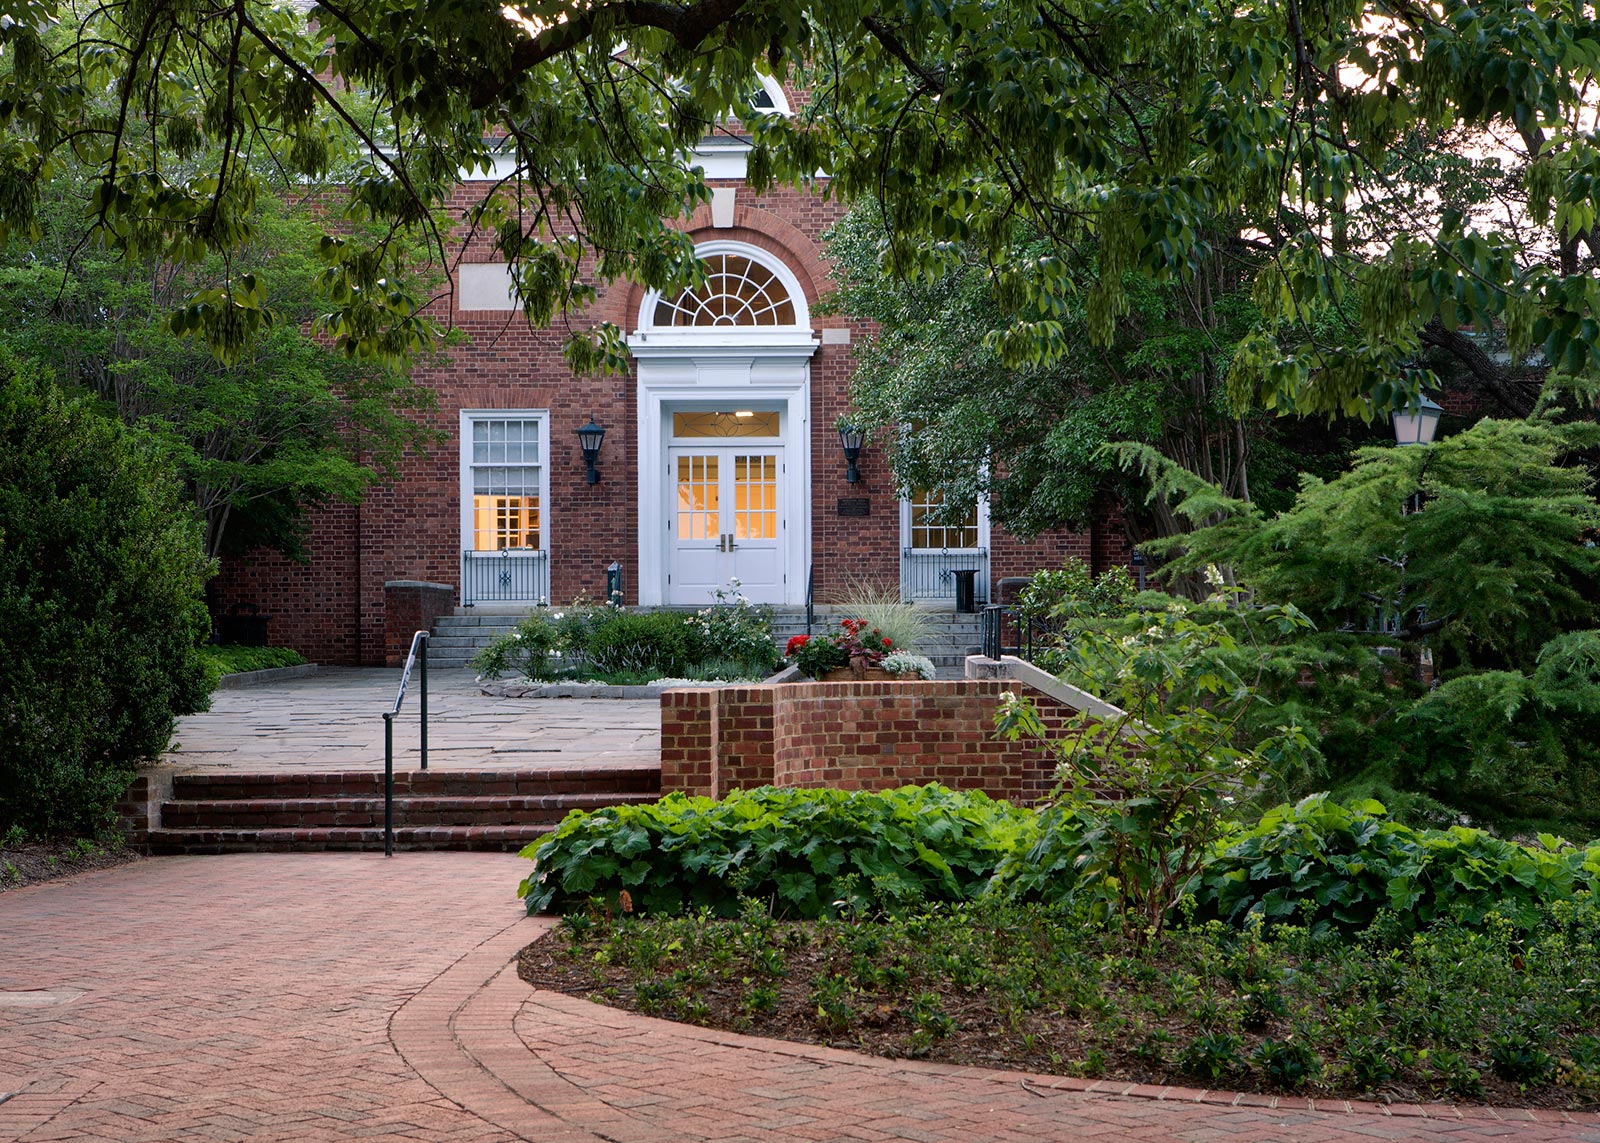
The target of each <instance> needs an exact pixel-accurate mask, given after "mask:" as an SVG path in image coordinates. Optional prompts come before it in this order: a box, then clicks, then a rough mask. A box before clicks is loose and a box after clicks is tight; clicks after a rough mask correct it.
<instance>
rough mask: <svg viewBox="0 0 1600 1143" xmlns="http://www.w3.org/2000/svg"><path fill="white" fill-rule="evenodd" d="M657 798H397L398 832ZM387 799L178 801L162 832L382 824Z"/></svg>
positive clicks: (534, 821)
mask: <svg viewBox="0 0 1600 1143" xmlns="http://www.w3.org/2000/svg"><path fill="white" fill-rule="evenodd" d="M658 796H659V791H657V792H655V793H627V794H547V795H533V796H516V795H501V796H477V797H422V798H418V797H396V798H395V800H394V821H395V827H396V828H397V829H398V828H401V827H411V826H513V825H516V826H521V825H541V826H553V825H555V824H557V823H558V822H560V821H561V820H562V819H563V818H564V817H566V816H567V814H568V813H569V812H571V811H572V810H597V809H602V808H604V807H606V806H617V805H636V804H639V803H641V802H653V801H655V800H656V798H657V797H658ZM383 814H384V808H383V799H382V798H242V799H237V800H232V801H196V800H189V801H174V802H164V803H163V804H162V806H161V828H162V829H167V830H175V829H201V830H238V829H254V830H260V829H304V828H322V827H341V828H351V827H356V828H370V827H379V828H381V827H382V825H383Z"/></svg>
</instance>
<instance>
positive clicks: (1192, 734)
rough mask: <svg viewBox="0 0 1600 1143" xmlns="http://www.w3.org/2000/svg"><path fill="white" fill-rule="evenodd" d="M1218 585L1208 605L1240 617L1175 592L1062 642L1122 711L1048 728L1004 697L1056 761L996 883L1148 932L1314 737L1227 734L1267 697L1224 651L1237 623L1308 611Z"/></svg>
mask: <svg viewBox="0 0 1600 1143" xmlns="http://www.w3.org/2000/svg"><path fill="white" fill-rule="evenodd" d="M1213 587H1214V588H1215V589H1216V594H1214V596H1213V598H1212V600H1211V601H1210V605H1211V606H1221V605H1228V606H1231V607H1233V608H1234V609H1236V610H1237V611H1238V613H1239V615H1240V618H1241V620H1242V621H1241V622H1239V623H1237V624H1224V623H1219V622H1215V621H1206V620H1203V619H1200V618H1197V617H1196V616H1195V615H1193V614H1191V609H1190V608H1188V607H1186V606H1178V607H1175V608H1174V609H1173V610H1171V611H1168V612H1166V613H1164V614H1162V615H1161V616H1158V617H1155V618H1154V620H1153V622H1152V624H1151V626H1150V627H1149V628H1148V629H1146V630H1145V631H1143V632H1141V633H1138V634H1134V635H1128V636H1124V637H1121V638H1118V637H1116V636H1113V635H1108V634H1104V633H1097V632H1084V633H1083V634H1082V635H1080V637H1079V638H1077V639H1076V640H1075V641H1074V642H1073V643H1072V644H1070V645H1069V647H1068V648H1067V651H1066V657H1067V661H1068V664H1069V665H1068V668H1067V670H1066V671H1065V672H1064V674H1063V677H1064V678H1067V679H1068V680H1069V681H1071V682H1073V683H1075V684H1077V685H1079V686H1082V687H1084V689H1086V690H1088V691H1090V693H1093V694H1096V695H1098V696H1100V697H1101V698H1103V699H1105V700H1106V701H1107V702H1109V703H1112V704H1114V705H1115V706H1116V707H1117V708H1119V713H1118V714H1116V715H1114V716H1110V717H1106V716H1103V715H1098V714H1091V713H1089V712H1087V711H1084V712H1079V713H1077V714H1076V715H1074V716H1073V717H1072V718H1070V719H1069V720H1068V721H1067V723H1066V725H1065V727H1064V728H1062V729H1060V730H1054V729H1050V728H1047V726H1046V724H1045V721H1044V719H1043V718H1042V717H1041V715H1040V713H1039V710H1038V709H1037V708H1036V707H1035V706H1034V705H1033V704H1032V703H1030V702H1029V701H1028V700H1026V699H1024V698H1022V697H1020V696H1010V697H1009V698H1008V700H1007V701H1006V702H1005V703H1004V705H1003V706H1002V707H1001V709H1000V711H999V712H998V714H997V716H996V724H997V728H998V730H999V733H1000V734H1001V735H1002V736H1004V737H1006V738H1009V739H1011V740H1013V741H1015V740H1019V739H1023V738H1033V739H1043V740H1045V741H1048V742H1049V743H1050V744H1051V745H1052V747H1053V748H1054V749H1055V750H1056V751H1057V752H1058V753H1059V755H1060V763H1059V766H1058V770H1057V774H1058V779H1059V782H1058V786H1057V789H1056V792H1055V795H1054V798H1053V800H1052V801H1051V803H1050V804H1049V806H1048V807H1047V808H1046V809H1045V810H1044V811H1043V814H1042V820H1041V825H1040V832H1039V836H1038V840H1037V841H1036V842H1035V843H1034V844H1033V845H1032V846H1031V847H1030V848H1028V849H1026V850H1019V851H1018V852H1017V853H1015V854H1013V855H1012V856H1011V857H1010V858H1008V859H1007V861H1006V862H1005V863H1004V864H1003V865H1002V866H1001V868H1000V870H999V872H998V873H997V874H996V878H995V882H996V886H997V887H1003V888H1005V890H1006V891H1007V892H1010V893H1012V894H1015V895H1021V896H1038V897H1044V898H1047V899H1051V898H1071V899H1074V900H1077V901H1080V902H1087V903H1088V904H1089V906H1090V908H1091V913H1092V915H1093V916H1094V917H1096V918H1097V919H1099V920H1101V921H1105V922H1110V923H1120V924H1122V925H1123V926H1124V927H1126V928H1127V929H1128V930H1129V931H1130V932H1131V933H1133V934H1135V935H1137V936H1140V939H1143V937H1147V936H1153V935H1155V934H1157V933H1159V932H1160V931H1161V929H1162V928H1163V926H1164V925H1165V924H1166V923H1167V919H1168V914H1169V913H1170V911H1171V909H1172V907H1173V905H1174V904H1175V903H1176V902H1177V901H1178V900H1179V899H1180V898H1181V897H1183V896H1184V895H1186V894H1187V893H1189V892H1191V891H1192V889H1193V888H1194V886H1195V883H1196V879H1197V878H1198V877H1199V876H1200V873H1201V870H1202V869H1203V867H1204V864H1205V862H1206V859H1207V857H1208V856H1209V854H1210V851H1211V847H1212V845H1213V844H1214V843H1215V842H1216V841H1217V839H1218V838H1219V837H1221V836H1222V834H1223V832H1224V830H1225V827H1226V824H1227V822H1228V821H1229V820H1230V818H1232V817H1233V816H1234V815H1235V814H1236V812H1237V811H1236V807H1238V806H1241V805H1242V804H1245V803H1248V802H1251V801H1253V800H1256V799H1259V798H1260V797H1261V796H1262V795H1263V794H1264V793H1265V792H1267V791H1269V790H1271V789H1272V788H1273V774H1274V771H1277V770H1282V769H1286V768H1289V767H1291V766H1293V765H1295V764H1296V761H1297V758H1298V756H1299V755H1301V754H1303V753H1304V752H1305V751H1307V750H1308V749H1309V748H1310V743H1309V741H1308V739H1307V736H1306V734H1305V732H1304V731H1303V730H1302V729H1301V728H1300V727H1299V726H1296V725H1293V724H1292V723H1291V724H1288V725H1285V726H1282V727H1281V728H1279V729H1278V731H1277V733H1276V734H1273V735H1267V736H1264V737H1262V738H1260V739H1258V740H1257V742H1256V743H1255V745H1254V746H1253V747H1252V748H1250V749H1248V750H1246V749H1241V748H1239V747H1238V746H1236V745H1235V744H1234V738H1235V730H1236V728H1237V725H1238V722H1239V720H1240V718H1241V717H1242V716H1243V714H1244V712H1245V710H1246V709H1247V708H1248V707H1249V706H1250V705H1251V704H1252V703H1255V702H1259V701H1261V700H1260V699H1258V698H1257V697H1256V695H1255V690H1254V686H1253V684H1252V681H1251V680H1249V679H1247V678H1244V677H1241V675H1240V674H1239V673H1238V672H1237V671H1236V670H1235V669H1234V668H1233V667H1232V666H1231V665H1230V663H1233V662H1237V661H1238V658H1239V657H1238V652H1239V651H1240V650H1241V648H1242V647H1243V646H1244V643H1242V642H1241V636H1239V635H1236V634H1234V628H1237V629H1238V630H1240V631H1242V632H1243V633H1244V634H1243V636H1242V638H1243V639H1244V640H1246V641H1256V642H1259V641H1261V640H1263V639H1267V638H1285V637H1289V636H1292V635H1293V634H1294V633H1296V632H1300V631H1304V630H1306V629H1307V628H1308V627H1309V622H1308V620H1307V619H1306V618H1305V616H1303V615H1302V614H1301V613H1300V612H1299V611H1297V610H1296V609H1295V608H1294V607H1292V606H1287V605H1285V606H1268V607H1255V606H1251V605H1247V604H1244V603H1242V602H1241V601H1240V600H1239V599H1238V598H1237V596H1236V594H1235V593H1233V592H1231V591H1228V590H1227V589H1226V588H1224V586H1223V585H1222V583H1221V580H1220V577H1216V576H1213Z"/></svg>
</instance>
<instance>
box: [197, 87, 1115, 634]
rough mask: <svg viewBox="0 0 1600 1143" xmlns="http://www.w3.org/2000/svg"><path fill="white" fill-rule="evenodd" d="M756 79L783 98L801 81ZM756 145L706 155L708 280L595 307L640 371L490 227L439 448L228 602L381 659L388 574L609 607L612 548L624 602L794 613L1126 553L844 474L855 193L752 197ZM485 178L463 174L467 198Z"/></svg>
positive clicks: (257, 557) (289, 629) (885, 475)
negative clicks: (714, 600) (847, 230)
mask: <svg viewBox="0 0 1600 1143" xmlns="http://www.w3.org/2000/svg"><path fill="white" fill-rule="evenodd" d="M764 86H765V87H766V89H767V95H768V102H769V103H770V105H771V108H772V110H773V112H774V113H779V114H781V113H785V112H786V110H787V100H786V95H785V93H784V92H783V91H782V90H781V89H779V88H778V87H777V85H776V84H773V83H771V81H764ZM745 150H746V148H745V147H744V145H743V144H741V143H740V142H739V141H737V140H721V139H719V140H715V141H709V140H708V142H707V144H706V145H705V148H704V150H703V151H701V152H700V153H698V154H697V156H696V160H697V161H698V162H699V163H700V164H701V165H702V167H703V168H704V169H705V171H706V174H707V176H708V180H709V182H710V185H711V186H712V188H713V198H712V201H711V202H710V203H709V204H708V205H706V206H703V207H701V208H700V209H699V210H698V211H697V212H696V213H695V215H694V216H693V217H692V218H691V219H690V220H689V221H688V223H687V228H688V230H689V231H690V233H692V234H693V235H694V237H695V240H696V243H697V246H698V249H699V252H700V254H701V256H702V257H703V258H705V259H706V261H707V262H708V264H709V267H710V281H709V282H708V284H707V286H706V287H705V288H704V289H702V290H699V291H694V292H686V293H685V294H683V295H680V296H678V297H663V296H660V295H659V294H657V293H654V292H649V291H645V290H643V289H641V288H639V287H637V286H627V285H623V284H619V285H617V286H615V287H613V288H611V289H610V290H609V291H607V292H606V293H604V294H603V295H602V296H601V298H600V300H599V301H598V303H597V304H596V306H595V307H593V309H592V310H591V311H590V312H589V313H588V314H587V315H585V318H584V320H594V321H601V320H609V321H612V322H615V323H616V324H617V325H619V326H620V327H622V328H623V329H625V330H626V331H627V332H628V342H629V345H630V348H631V350H632V357H633V363H632V367H631V368H630V370H629V371H628V373H627V374H626V375H621V376H613V377H605V378H588V377H585V378H577V377H574V376H573V375H572V374H571V372H570V371H569V370H568V369H567V368H566V366H565V364H564V362H563V361H562V358H561V354H560V344H561V340H562V336H563V334H562V332H561V331H560V330H551V331H539V330H533V329H530V328H529V327H528V325H527V323H526V322H525V321H524V320H523V318H522V316H521V313H520V310H519V309H518V308H517V307H516V303H515V302H514V301H513V300H512V297H511V293H510V289H509V278H508V275H507V271H506V267H505V266H504V265H503V264H497V263H495V262H493V261H491V260H489V259H491V258H492V257H493V255H492V253H491V252H490V250H489V249H488V247H487V244H485V245H484V247H483V249H481V250H480V249H478V248H476V247H475V246H474V247H469V248H468V249H467V250H466V251H465V252H464V254H463V257H462V259H461V262H460V264H459V265H458V266H457V267H456V272H455V279H454V281H453V283H452V285H453V287H454V288H453V290H452V291H451V303H450V304H451V305H453V306H454V312H453V313H450V314H448V315H443V314H441V315H440V316H441V317H443V316H448V318H449V320H450V322H451V323H452V324H453V325H454V326H455V327H456V328H457V329H459V330H461V331H462V332H464V333H465V334H466V335H467V339H468V340H467V342H466V343H465V344H463V345H461V346H458V347H456V348H453V349H452V350H451V351H450V362H449V364H448V365H447V366H445V367H442V368H439V369H434V370H422V371H420V372H419V374H418V379H419V380H421V381H423V382H424V383H426V384H427V385H429V386H430V387H431V388H432V389H433V390H434V391H435V392H436V393H437V395H438V410H437V413H436V414H434V416H435V418H436V422H437V427H438V428H439V429H441V430H442V431H443V432H444V433H446V434H447V435H448V438H449V443H448V444H447V445H445V446H443V447H440V448H436V449H434V450H432V451H430V452H429V453H428V454H427V455H425V456H418V457H413V458H411V459H410V460H409V461H408V462H407V465H406V468H405V471H404V474H403V478H402V479H401V480H399V481H397V482H396V483H394V484H392V485H388V486H384V487H381V488H377V489H375V490H373V491H372V492H371V493H370V494H369V495H368V497H367V499H366V500H365V501H364V502H363V503H362V504H361V505H359V506H357V507H335V508H332V509H330V510H328V511H326V512H323V513H321V514H320V515H319V516H318V518H317V519H316V521H315V523H314V528H313V532H312V536H311V542H310V545H309V547H310V551H311V560H310V563H309V565H300V564H295V563H292V562H290V561H288V560H285V559H283V558H282V557H279V556H277V555H276V554H273V553H269V552H258V553H255V554H253V555H251V556H248V557H245V558H242V559H230V560H228V561H226V562H225V565H224V567H223V569H222V573H221V575H220V577H219V580H218V583H217V591H216V596H215V599H216V603H217V606H218V607H219V608H220V609H222V610H227V609H229V608H230V607H232V606H234V605H236V604H239V603H249V604H253V605H255V606H257V607H259V608H260V609H261V611H263V612H266V613H269V614H271V615H272V616H273V620H272V626H271V632H272V642H273V643H275V644H281V645H285V646H292V647H295V648H296V649H298V650H300V651H302V652H304V653H305V654H306V655H308V656H309V657H310V658H311V659H313V660H314V661H317V662H321V663H327V664H349V665H356V664H381V663H382V662H383V661H384V658H385V623H386V611H387V610H388V609H389V608H390V606H391V604H390V603H389V602H388V601H386V585H387V584H393V583H395V582H396V581H408V582H425V583H435V584H444V585H449V586H450V587H451V588H452V589H453V590H454V592H455V603H456V604H457V605H458V606H480V605H483V604H488V603H496V604H505V603H511V604H516V603H521V604H528V605H532V604H535V603H537V602H539V601H553V602H558V603H559V602H566V601H570V600H572V599H575V598H577V597H579V596H588V597H589V598H591V599H602V598H604V597H605V593H606V584H607V580H606V569H607V568H608V567H609V566H610V565H612V564H613V563H615V564H617V565H619V567H620V569H621V571H622V576H623V585H624V588H623V590H624V596H625V602H627V603H629V604H645V605H687V606H700V605H704V604H705V603H706V602H708V600H709V599H710V592H711V591H712V590H713V589H715V588H717V587H719V586H722V585H724V584H726V583H728V582H729V580H731V579H733V578H735V577H737V578H738V579H739V580H740V582H741V584H742V585H743V590H744V592H745V593H746V595H748V596H749V597H750V598H752V599H753V600H755V601H757V602H766V603H773V604H780V605H783V604H788V605H801V604H804V603H805V601H806V596H807V590H808V586H810V587H811V588H812V590H814V593H815V598H816V599H818V600H819V601H823V600H827V599H829V598H830V597H831V596H832V594H833V593H834V592H835V591H836V590H837V589H839V588H840V587H841V586H842V585H843V584H844V582H845V581H846V579H847V578H849V577H851V576H862V575H864V576H868V577H871V578H873V579H876V580H880V581H888V582H894V581H895V580H896V579H898V581H899V582H900V584H901V589H902V594H903V596H904V597H905V598H908V599H913V600H918V601H927V602H930V603H935V604H938V603H944V604H945V605H947V606H948V605H949V604H950V602H951V601H953V598H954V593H955V579H954V576H953V575H952V574H951V573H952V572H954V571H956V570H962V569H970V570H974V571H976V572H977V596H978V598H979V599H980V600H982V599H984V598H986V597H987V596H988V594H989V591H990V585H992V584H994V583H996V582H997V581H998V580H999V579H1001V578H1002V577H1007V576H1016V575H1026V574H1028V573H1029V572H1032V571H1033V570H1035V569H1037V568H1040V567H1053V566H1058V565H1059V564H1060V563H1061V562H1062V560H1063V559H1064V558H1065V557H1067V556H1069V555H1071V556H1077V557H1079V558H1082V559H1084V560H1086V561H1089V562H1091V563H1092V565H1093V566H1094V567H1095V568H1096V569H1097V570H1099V569H1101V568H1104V567H1106V566H1109V565H1110V564H1112V563H1117V562H1123V561H1125V559H1126V557H1127V550H1126V546H1125V542H1124V540H1123V538H1122V535H1121V531H1120V529H1117V528H1114V527H1098V528H1096V529H1094V530H1092V531H1091V532H1088V533H1055V534H1050V535H1046V536H1042V537H1036V538H1034V539H1033V540H1031V541H1029V542H1026V543H1024V542H1022V541H1020V540H1018V539H1016V538H1015V537H1011V536H1008V535H1006V534H1005V533H1004V532H1003V530H1001V529H1000V528H998V527H994V528H991V526H990V524H989V520H988V512H987V506H986V505H983V504H977V505H974V506H973V507H972V510H971V512H970V514H969V515H968V518H967V520H966V522H965V523H964V524H963V525H961V526H957V527H946V526H943V525H941V524H939V523H938V522H937V521H936V520H935V519H934V518H932V517H931V516H929V515H928V513H927V508H928V505H927V504H926V503H924V502H923V500H922V498H920V497H917V496H915V495H913V496H911V497H910V498H906V497H902V496H901V494H900V490H899V489H897V488H896V487H895V484H894V480H893V477H892V474H891V473H890V471H889V468H888V464H887V458H886V457H885V456H883V455H882V453H881V452H879V451H878V450H877V449H875V448H874V447H873V446H872V445H871V444H870V442H869V444H868V446H867V447H866V448H865V449H864V450H863V452H862V455H861V459H860V463H859V480H858V481H857V482H854V483H851V482H849V481H847V466H846V462H845V457H844V454H843V452H842V450H841V444H840V438H839V433H838V429H837V426H838V424H839V422H840V421H841V420H842V419H843V418H845V416H846V415H847V413H848V410H849V379H850V374H851V371H852V367H853V358H852V352H853V351H852V345H853V344H854V343H855V342H856V341H857V340H858V339H860V338H861V337H862V336H863V334H864V333H865V332H867V330H866V327H865V326H864V325H863V324H862V323H859V322H855V321H852V320H851V319H850V318H848V317H846V316H833V315H828V316H824V315H820V314H819V313H818V312H817V307H818V301H819V299H820V298H821V297H822V296H823V295H824V294H825V293H826V292H827V290H828V278H827V262H826V260H825V255H824V248H823V234H824V232H825V231H826V230H827V228H828V227H829V226H830V225H831V224H832V223H833V222H834V221H835V220H836V219H837V218H838V217H839V215H840V213H841V211H842V208H841V207H840V206H839V204H838V203H837V202H834V201H829V200H826V199H824V198H823V197H822V196H821V195H819V194H816V193H813V192H809V191H805V190H798V189H778V190H774V191H771V192H769V193H766V194H763V195H760V196H757V195H755V194H753V193H752V192H751V191H750V190H749V189H748V187H746V186H745V184H744V173H745V170H744V163H745ZM485 177H486V178H488V177H492V176H485ZM486 189H487V188H486V186H484V185H482V184H474V183H470V182H469V183H466V184H464V185H463V186H462V188H461V189H460V192H459V205H461V206H465V205H466V204H467V203H469V202H472V201H475V200H476V198H477V197H479V196H480V195H481V194H482V193H483V192H484V191H485V190H486ZM591 418H592V421H593V424H595V425H597V426H599V427H601V428H603V429H604V430H605V437H604V442H603V444H602V445H601V447H600V450H599V456H598V461H597V465H596V468H597V475H598V477H599V479H598V481H597V482H595V483H590V482H589V480H588V469H587V466H586V465H585V463H584V458H583V455H582V452H581V449H580V447H579V437H578V432H577V430H578V429H579V428H580V427H583V426H585V425H587V424H589V423H590V421H591ZM388 594H389V595H391V596H392V594H393V593H392V591H391V592H389V593H388Z"/></svg>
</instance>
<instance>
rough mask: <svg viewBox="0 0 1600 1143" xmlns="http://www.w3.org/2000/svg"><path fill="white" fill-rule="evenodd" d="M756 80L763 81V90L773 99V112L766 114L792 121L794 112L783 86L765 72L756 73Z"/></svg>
mask: <svg viewBox="0 0 1600 1143" xmlns="http://www.w3.org/2000/svg"><path fill="white" fill-rule="evenodd" d="M756 79H758V80H760V81H761V90H762V91H765V92H766V93H767V94H768V95H769V96H771V97H772V106H773V110H771V111H768V112H766V114H768V115H782V116H783V117H784V118H785V119H792V118H793V117H794V111H793V110H791V109H790V107H789V97H788V96H787V95H785V94H784V93H783V85H782V84H781V83H779V82H778V81H777V80H776V79H774V78H773V77H772V76H770V75H768V74H767V73H766V72H764V71H758V72H756Z"/></svg>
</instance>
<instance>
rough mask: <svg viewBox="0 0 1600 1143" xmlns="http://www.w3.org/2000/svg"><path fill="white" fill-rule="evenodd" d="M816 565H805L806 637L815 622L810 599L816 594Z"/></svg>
mask: <svg viewBox="0 0 1600 1143" xmlns="http://www.w3.org/2000/svg"><path fill="white" fill-rule="evenodd" d="M816 587H817V565H816V564H807V565H806V638H808V639H809V638H810V637H811V625H812V624H813V623H815V622H816V615H815V614H814V613H813V611H812V606H811V601H812V598H813V596H814V595H815V594H816Z"/></svg>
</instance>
